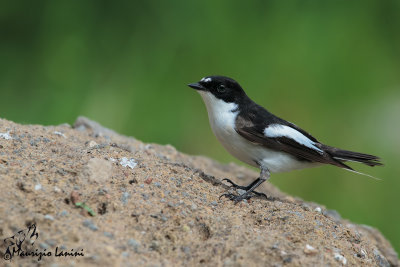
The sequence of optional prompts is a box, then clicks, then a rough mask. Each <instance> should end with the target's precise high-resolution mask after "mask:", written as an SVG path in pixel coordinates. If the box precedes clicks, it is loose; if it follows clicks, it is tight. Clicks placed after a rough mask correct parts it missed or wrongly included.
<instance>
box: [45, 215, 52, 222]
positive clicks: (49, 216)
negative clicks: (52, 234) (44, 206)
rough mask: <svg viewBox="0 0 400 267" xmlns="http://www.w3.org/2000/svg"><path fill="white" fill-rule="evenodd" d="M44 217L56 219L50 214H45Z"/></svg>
mask: <svg viewBox="0 0 400 267" xmlns="http://www.w3.org/2000/svg"><path fill="white" fill-rule="evenodd" d="M44 218H45V219H46V220H50V221H54V217H53V216H51V215H50V214H46V215H44Z"/></svg>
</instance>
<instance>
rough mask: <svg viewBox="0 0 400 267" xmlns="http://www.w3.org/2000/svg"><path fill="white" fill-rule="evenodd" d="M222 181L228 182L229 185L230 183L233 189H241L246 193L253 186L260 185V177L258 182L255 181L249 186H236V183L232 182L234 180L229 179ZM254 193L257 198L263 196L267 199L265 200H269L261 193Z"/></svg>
mask: <svg viewBox="0 0 400 267" xmlns="http://www.w3.org/2000/svg"><path fill="white" fill-rule="evenodd" d="M222 181H227V182H228V183H230V184H231V186H232V187H233V188H235V189H236V188H239V189H242V190H245V191H247V190H249V189H250V188H251V187H252V186H253V185H255V184H256V183H258V182H259V181H260V177H258V178H257V179H256V180H254V181H253V182H252V183H251V184H249V185H248V186H242V185H237V184H235V183H234V182H232V180H230V179H228V178H224V179H222ZM253 193H254V194H256V195H257V196H263V197H265V198H268V197H267V196H266V195H265V194H264V193H260V192H256V191H253ZM224 195H226V194H224Z"/></svg>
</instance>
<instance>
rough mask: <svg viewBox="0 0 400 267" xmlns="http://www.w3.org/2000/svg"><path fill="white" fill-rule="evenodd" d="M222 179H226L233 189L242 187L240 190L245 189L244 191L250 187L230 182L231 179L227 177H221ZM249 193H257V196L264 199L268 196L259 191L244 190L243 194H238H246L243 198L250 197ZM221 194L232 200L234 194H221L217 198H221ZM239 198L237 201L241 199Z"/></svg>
mask: <svg viewBox="0 0 400 267" xmlns="http://www.w3.org/2000/svg"><path fill="white" fill-rule="evenodd" d="M222 181H227V182H228V183H230V184H231V187H233V188H235V189H242V190H246V191H247V190H249V189H250V188H249V186H241V185H237V184H235V183H234V182H232V180H230V179H228V178H224V179H222ZM251 193H254V194H255V195H257V196H261V197H265V198H266V199H268V196H267V195H266V194H264V193H261V192H257V191H252V192H245V193H244V194H242V195H239V196H243V195H245V194H247V198H243V199H250V198H251V197H252V195H251ZM222 196H226V197H228V198H229V199H230V200H233V199H232V197H234V196H235V195H233V194H223V195H221V196H220V197H219V198H221V197H222ZM243 199H241V200H243ZM241 200H239V201H241Z"/></svg>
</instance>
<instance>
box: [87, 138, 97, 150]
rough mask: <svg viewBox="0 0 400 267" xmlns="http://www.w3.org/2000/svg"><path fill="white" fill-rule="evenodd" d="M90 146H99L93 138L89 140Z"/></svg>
mask: <svg viewBox="0 0 400 267" xmlns="http://www.w3.org/2000/svg"><path fill="white" fill-rule="evenodd" d="M88 146H89V147H90V148H93V147H95V146H97V143H96V142H95V141H93V140H91V141H90V142H89V144H88Z"/></svg>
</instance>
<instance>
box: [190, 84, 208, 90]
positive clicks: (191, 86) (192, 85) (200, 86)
mask: <svg viewBox="0 0 400 267" xmlns="http://www.w3.org/2000/svg"><path fill="white" fill-rule="evenodd" d="M188 86H189V87H190V88H193V89H196V90H206V88H205V87H204V86H203V85H201V84H200V83H190V84H188Z"/></svg>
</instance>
